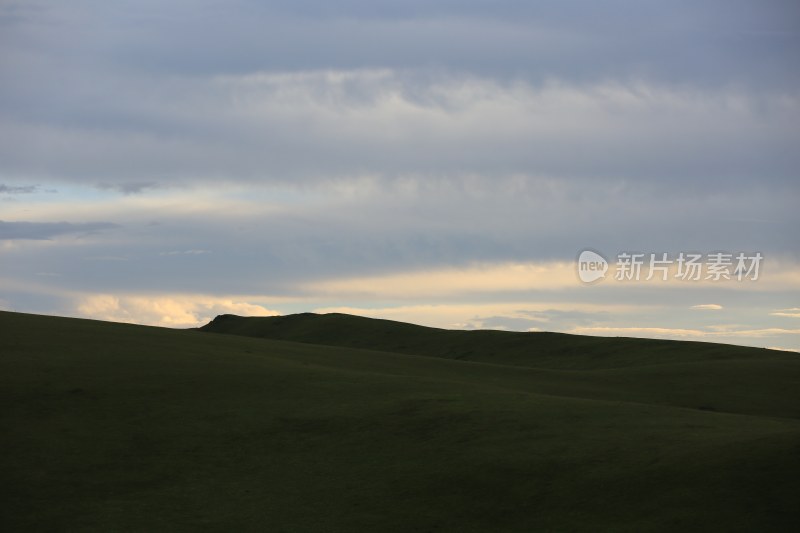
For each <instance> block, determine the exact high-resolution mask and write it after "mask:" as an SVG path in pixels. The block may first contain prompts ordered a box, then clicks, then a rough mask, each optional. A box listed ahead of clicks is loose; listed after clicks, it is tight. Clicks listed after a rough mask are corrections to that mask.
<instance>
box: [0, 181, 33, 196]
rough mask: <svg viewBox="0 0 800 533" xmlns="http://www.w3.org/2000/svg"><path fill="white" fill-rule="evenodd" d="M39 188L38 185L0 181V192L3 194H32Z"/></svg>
mask: <svg viewBox="0 0 800 533" xmlns="http://www.w3.org/2000/svg"><path fill="white" fill-rule="evenodd" d="M37 190H39V186H38V185H4V184H2V183H0V193H4V194H33V193H35V192H36V191H37Z"/></svg>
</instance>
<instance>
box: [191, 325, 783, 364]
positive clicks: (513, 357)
mask: <svg viewBox="0 0 800 533" xmlns="http://www.w3.org/2000/svg"><path fill="white" fill-rule="evenodd" d="M199 329H200V330H201V331H205V332H212V333H228V334H234V335H244V336H248V337H259V338H264V339H280V340H288V341H294V342H305V343H310V344H324V345H328V346H346V347H349V348H366V349H370V350H380V351H387V352H396V353H406V354H414V355H428V356H434V357H443V358H447V359H459V360H464V361H481V362H487V363H497V364H505V365H518V366H529V367H534V368H560V369H580V370H588V369H599V368H629V367H631V366H639V365H651V364H662V363H669V364H674V363H690V362H692V363H693V362H698V361H719V360H728V359H761V358H770V359H772V358H776V357H777V358H783V359H795V358H796V356H795V355H792V354H786V353H779V352H775V351H772V350H766V349H763V348H751V347H746V346H733V345H729V344H715V343H707V342H688V341H671V340H656V339H639V338H625V337H591V336H585V335H568V334H564V333H549V332H528V333H521V332H509V331H494V330H476V331H464V330H447V329H438V328H429V327H425V326H417V325H414V324H407V323H404V322H395V321H392V320H381V319H374V318H366V317H360V316H354V315H346V314H341V313H328V314H322V315H320V314H314V313H300V314H296V315H285V316H274V317H241V316H236V315H220V316H218V317H216V318H215V319H214V320H212V321H211V322H209V323H208V324H206V325H205V326H203V327H201V328H199Z"/></svg>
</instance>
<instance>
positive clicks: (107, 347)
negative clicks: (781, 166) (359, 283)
mask: <svg viewBox="0 0 800 533" xmlns="http://www.w3.org/2000/svg"><path fill="white" fill-rule="evenodd" d="M206 329H207V330H213V331H179V330H169V329H160V328H151V327H144V326H133V325H125V324H115V323H104V322H96V321H88V320H77V319H68V318H56V317H44V316H36V315H24V314H17V313H5V312H0V430H1V431H2V443H3V446H2V450H3V453H2V455H0V479H2V485H1V487H2V488H0V492H1V494H0V498H1V500H0V501H1V503H0V506H1V507H0V511H1V512H2V515H1V516H0V530H3V531H59V530H73V531H176V530H189V531H236V530H241V531H287V532H295V531H370V532H377V531H388V532H391V531H397V532H401V531H402V532H406V531H454V532H456V531H458V532H470V531H686V530H689V531H788V530H793V529H794V528H796V526H797V524H798V523H800V506H798V505H797V501H798V496H800V481H799V480H800V393H798V390H799V389H798V385H800V357H798V356H797V355H796V354H790V353H783V352H775V351H770V350H761V349H752V348H741V347H733V346H724V345H713V344H702V343H677V342H668V341H647V340H641V339H599V338H591V337H575V336H563V335H557V334H513V333H503V332H450V331H445V330H435V329H430V328H420V327H419V326H412V325H407V324H399V323H396V322H387V321H372V320H369V319H359V318H358V317H349V316H347V315H323V316H318V315H297V316H290V317H280V318H276V319H263V318H262V319H242V318H239V317H223V318H222V319H219V320H217V321H215V323H214V324H212V325H210V326H209V327H208V328H206ZM231 333H233V334H231Z"/></svg>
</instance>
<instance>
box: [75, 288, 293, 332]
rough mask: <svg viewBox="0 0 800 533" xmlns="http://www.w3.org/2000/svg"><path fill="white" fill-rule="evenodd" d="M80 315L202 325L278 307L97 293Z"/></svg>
mask: <svg viewBox="0 0 800 533" xmlns="http://www.w3.org/2000/svg"><path fill="white" fill-rule="evenodd" d="M77 311H78V314H79V315H80V316H83V317H86V318H94V319H98V320H110V321H113V322H130V323H136V324H147V325H151V326H164V327H173V328H187V327H196V326H201V325H203V324H205V323H207V322H208V321H210V320H211V319H212V318H214V317H215V316H216V315H219V314H225V313H231V314H237V315H246V316H274V315H278V314H280V313H278V312H277V311H273V310H270V309H267V308H265V307H263V306H261V305H256V304H252V303H248V302H246V301H241V300H235V299H229V298H218V297H213V296H202V295H171V296H169V295H158V296H151V297H147V296H131V295H123V296H117V295H112V294H94V295H90V296H85V297H82V298H81V299H80V300H79V302H78V304H77Z"/></svg>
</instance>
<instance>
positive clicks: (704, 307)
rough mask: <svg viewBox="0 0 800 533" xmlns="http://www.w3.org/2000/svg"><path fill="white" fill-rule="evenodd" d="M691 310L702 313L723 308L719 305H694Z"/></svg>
mask: <svg viewBox="0 0 800 533" xmlns="http://www.w3.org/2000/svg"><path fill="white" fill-rule="evenodd" d="M690 309H698V310H701V311H718V310H720V309H722V306H721V305H719V304H698V305H693V306H692V307H690Z"/></svg>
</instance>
